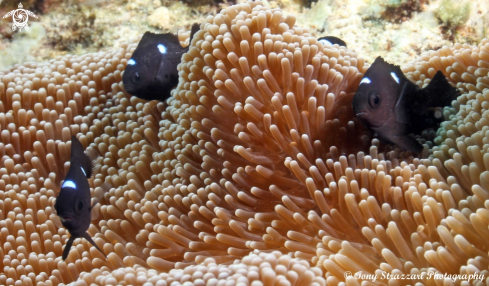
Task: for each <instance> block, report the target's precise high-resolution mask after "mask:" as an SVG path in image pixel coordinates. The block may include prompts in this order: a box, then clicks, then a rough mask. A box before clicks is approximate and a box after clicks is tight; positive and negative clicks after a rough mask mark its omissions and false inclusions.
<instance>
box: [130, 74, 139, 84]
mask: <svg viewBox="0 0 489 286" xmlns="http://www.w3.org/2000/svg"><path fill="white" fill-rule="evenodd" d="M140 81H141V76H140V75H139V73H138V72H135V73H134V75H133V76H132V82H133V83H139V82H140Z"/></svg>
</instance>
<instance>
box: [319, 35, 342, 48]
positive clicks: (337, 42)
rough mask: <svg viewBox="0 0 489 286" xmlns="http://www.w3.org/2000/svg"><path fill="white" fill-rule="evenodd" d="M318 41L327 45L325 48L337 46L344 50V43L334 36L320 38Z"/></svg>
mask: <svg viewBox="0 0 489 286" xmlns="http://www.w3.org/2000/svg"><path fill="white" fill-rule="evenodd" d="M318 41H319V42H321V43H323V45H327V46H333V45H338V46H343V47H345V48H346V43H345V41H343V40H342V39H340V38H337V37H334V36H327V37H321V38H319V39H318Z"/></svg>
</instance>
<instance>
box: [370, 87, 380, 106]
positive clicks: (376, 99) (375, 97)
mask: <svg viewBox="0 0 489 286" xmlns="http://www.w3.org/2000/svg"><path fill="white" fill-rule="evenodd" d="M380 102H381V100H380V96H379V93H378V92H377V91H375V90H374V91H371V92H369V93H368V104H369V105H370V107H372V108H373V109H377V108H379V106H380Z"/></svg>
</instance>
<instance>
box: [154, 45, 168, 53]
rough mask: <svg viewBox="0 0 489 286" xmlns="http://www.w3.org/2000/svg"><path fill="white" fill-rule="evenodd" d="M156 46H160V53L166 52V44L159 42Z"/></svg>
mask: <svg viewBox="0 0 489 286" xmlns="http://www.w3.org/2000/svg"><path fill="white" fill-rule="evenodd" d="M156 47H157V48H158V50H159V51H160V53H162V54H166V47H165V45H163V44H158V46H156Z"/></svg>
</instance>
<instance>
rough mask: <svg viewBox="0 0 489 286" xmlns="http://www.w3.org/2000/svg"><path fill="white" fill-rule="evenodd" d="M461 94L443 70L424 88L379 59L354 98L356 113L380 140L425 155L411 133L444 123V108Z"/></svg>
mask: <svg viewBox="0 0 489 286" xmlns="http://www.w3.org/2000/svg"><path fill="white" fill-rule="evenodd" d="M458 94H459V92H458V90H457V89H456V88H454V87H452V86H451V85H450V84H449V83H448V81H447V79H446V78H445V76H444V75H443V73H442V72H441V71H438V72H436V74H435V76H434V77H433V79H432V80H431V81H430V83H429V84H428V86H426V87H425V88H423V89H421V88H419V87H418V86H417V85H416V84H414V83H412V82H411V81H409V80H408V79H407V78H406V76H405V75H404V74H403V73H402V71H401V68H400V67H399V66H396V65H393V64H389V63H387V62H385V61H384V59H382V58H381V57H377V58H376V59H375V61H374V63H373V64H372V65H371V66H370V68H369V69H368V70H367V72H366V73H365V75H364V76H363V78H362V80H361V81H360V85H359V87H358V90H357V92H356V93H355V95H354V96H353V111H354V112H355V114H356V115H357V117H358V118H359V119H360V120H361V121H362V123H363V124H364V125H366V126H367V127H369V128H370V129H371V130H372V131H374V132H376V133H377V134H378V136H379V139H381V140H383V141H385V142H390V143H394V144H397V145H398V146H400V147H403V148H405V149H407V150H410V151H413V152H416V153H421V151H422V150H423V146H422V145H421V144H420V143H419V142H418V141H416V140H415V139H414V138H413V137H410V136H408V134H411V133H413V134H418V135H419V134H421V132H422V131H423V130H425V129H428V128H437V127H438V126H439V123H440V122H441V121H443V116H442V111H441V110H442V108H443V107H444V106H448V105H451V102H452V100H454V99H456V98H457V96H458Z"/></svg>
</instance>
